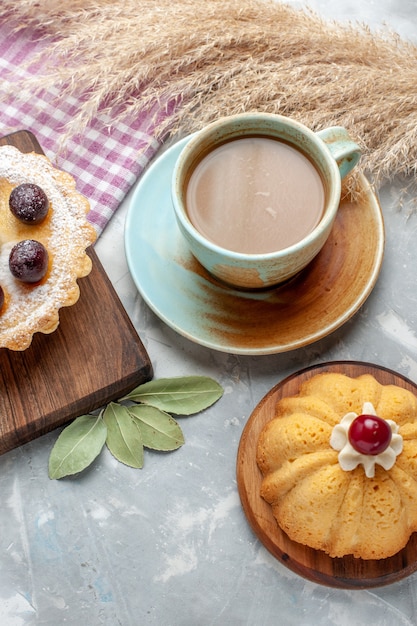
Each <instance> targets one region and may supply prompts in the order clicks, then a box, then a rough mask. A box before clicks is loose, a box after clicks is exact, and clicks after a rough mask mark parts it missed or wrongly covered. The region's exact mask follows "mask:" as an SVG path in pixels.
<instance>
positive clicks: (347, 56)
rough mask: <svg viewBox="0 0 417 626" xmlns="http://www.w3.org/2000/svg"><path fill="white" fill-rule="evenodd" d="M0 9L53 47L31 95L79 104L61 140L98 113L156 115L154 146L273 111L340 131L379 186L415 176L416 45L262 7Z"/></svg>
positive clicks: (35, 5) (71, 2)
mask: <svg viewBox="0 0 417 626" xmlns="http://www.w3.org/2000/svg"><path fill="white" fill-rule="evenodd" d="M2 12H3V17H2V19H9V20H12V22H13V23H14V24H16V27H17V28H26V27H36V28H39V27H40V26H41V27H42V36H44V37H46V38H47V39H48V38H49V39H50V41H49V44H48V46H47V47H46V48H45V52H44V53H43V55H42V63H43V74H42V76H40V77H39V79H37V80H36V82H35V84H31V85H30V90H33V89H42V88H48V87H49V86H51V85H54V86H60V89H61V95H60V97H62V98H65V97H66V96H67V94H73V93H75V94H77V95H78V96H79V95H81V94H83V95H84V96H85V101H84V104H83V105H82V106H80V109H79V111H78V114H77V116H76V117H75V118H74V121H73V123H72V126H71V128H70V129H68V130H69V132H74V133H76V132H80V131H82V129H83V127H85V125H86V124H88V122H89V121H90V120H91V119H92V118H93V117H96V116H97V115H100V112H106V113H110V114H111V115H112V117H113V120H114V123H117V121H118V120H119V119H122V118H131V117H132V116H136V115H138V114H139V113H140V112H141V111H143V110H148V111H155V112H156V116H157V117H156V119H157V127H156V131H155V134H156V136H157V138H158V139H161V138H165V137H166V136H167V133H168V132H170V133H171V134H177V133H182V134H184V133H188V132H190V131H193V130H196V129H198V128H200V127H201V126H203V125H204V124H206V123H207V122H209V121H211V120H213V119H215V118H217V117H219V116H223V115H229V114H233V113H238V112H242V111H253V110H258V111H269V112H275V113H281V114H284V115H290V116H292V117H294V118H296V119H298V120H300V121H302V122H304V123H305V124H306V125H308V126H310V127H311V128H313V129H315V130H319V129H321V128H324V127H326V126H329V125H342V126H345V127H346V128H348V129H349V131H350V133H351V135H352V136H353V137H354V138H355V139H356V140H357V141H358V142H359V143H360V144H361V145H362V147H363V150H364V158H363V166H364V169H365V170H366V171H367V172H368V173H371V174H372V175H373V177H374V179H375V181H376V183H377V184H380V183H381V182H382V181H384V180H390V179H392V178H393V177H394V176H397V175H399V176H402V177H409V176H410V175H414V174H415V173H416V170H417V95H416V84H417V48H416V47H415V46H414V45H412V44H411V43H407V42H405V41H403V40H401V39H400V38H399V37H398V36H396V35H395V34H391V33H389V32H387V31H380V32H378V33H372V32H371V31H370V30H369V29H368V28H366V27H365V26H362V25H358V24H356V25H342V24H340V23H335V22H327V21H323V20H322V19H320V18H319V17H318V16H317V15H315V14H313V13H311V12H309V11H307V10H296V9H294V8H291V7H290V6H288V5H285V4H280V3H277V2H273V1H269V0H141V2H138V1H137V0H61V1H60V2H59V3H56V2H55V0H43V2H42V3H39V2H38V0H26V1H25V2H20V3H16V0H2ZM22 87H23V86H22ZM3 97H5V96H4V94H3ZM161 111H162V112H163V114H161ZM157 112H159V116H158V113H157Z"/></svg>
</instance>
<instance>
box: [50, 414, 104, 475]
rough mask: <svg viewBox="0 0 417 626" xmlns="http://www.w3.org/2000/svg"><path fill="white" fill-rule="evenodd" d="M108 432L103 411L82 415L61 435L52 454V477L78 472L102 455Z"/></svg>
mask: <svg viewBox="0 0 417 626" xmlns="http://www.w3.org/2000/svg"><path fill="white" fill-rule="evenodd" d="M106 435H107V428H106V424H105V423H104V421H103V418H102V414H101V413H100V415H98V416H92V415H81V416H80V417H77V418H76V419H75V420H74V421H73V422H72V423H71V424H70V425H69V426H67V427H66V428H64V430H63V431H62V432H61V434H60V435H59V437H58V439H57V440H56V442H55V445H54V447H53V448H52V450H51V454H50V456H49V468H48V471H49V477H50V478H52V479H56V478H63V477H64V476H70V475H72V474H78V473H79V472H81V471H82V470H83V469H85V468H86V467H88V466H89V465H90V464H91V463H92V462H93V461H94V459H95V458H96V457H97V456H98V455H99V454H100V452H101V450H102V448H103V446H104V444H105V441H106Z"/></svg>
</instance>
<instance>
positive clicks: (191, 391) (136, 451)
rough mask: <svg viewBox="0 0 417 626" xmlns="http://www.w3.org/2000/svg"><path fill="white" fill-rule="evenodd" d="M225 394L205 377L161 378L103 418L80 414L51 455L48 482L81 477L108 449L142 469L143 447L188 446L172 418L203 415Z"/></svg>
mask: <svg viewBox="0 0 417 626" xmlns="http://www.w3.org/2000/svg"><path fill="white" fill-rule="evenodd" d="M222 395H223V389H222V387H221V386H220V385H219V384H218V383H217V382H216V381H215V380H213V379H212V378H208V377H206V376H182V377H174V378H160V379H158V380H152V381H150V382H148V383H144V384H142V385H139V386H138V387H136V388H135V389H133V391H131V392H130V393H128V394H127V395H126V396H124V397H123V398H121V399H120V400H119V401H118V402H110V404H108V405H107V406H106V408H104V409H102V410H101V411H100V412H99V414H98V415H81V416H80V417H77V418H76V419H75V420H74V421H73V422H72V423H71V424H70V425H69V426H67V427H66V428H64V430H63V431H62V432H61V434H60V435H59V437H58V439H57V441H56V443H55V445H54V447H53V448H52V450H51V454H50V457H49V477H50V478H51V479H58V478H64V476H70V475H73V474H78V473H79V472H81V471H82V470H84V469H86V468H87V467H88V466H89V465H91V463H92V462H93V461H94V460H95V459H96V458H97V457H98V456H99V454H100V453H101V451H102V449H103V447H104V446H105V445H106V446H107V448H108V449H109V450H110V452H111V453H112V455H113V456H114V457H115V458H116V459H117V460H118V461H120V462H121V463H124V464H125V465H128V466H129V467H134V468H142V467H143V463H144V448H149V449H152V450H158V451H163V452H169V451H172V450H177V449H178V448H180V447H181V446H182V445H183V444H184V442H185V440H184V435H183V433H182V430H181V428H180V426H179V424H178V422H177V421H176V420H175V419H174V418H173V417H172V416H171V415H170V414H171V413H173V414H174V415H177V416H179V415H182V416H188V415H193V414H195V413H199V412H200V411H203V410H204V409H207V408H208V407H209V406H211V405H212V404H214V403H215V402H217V400H219V399H220V398H221V396H222Z"/></svg>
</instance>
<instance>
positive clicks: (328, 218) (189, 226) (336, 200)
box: [171, 112, 342, 261]
mask: <svg viewBox="0 0 417 626" xmlns="http://www.w3.org/2000/svg"><path fill="white" fill-rule="evenodd" d="M261 119H267V120H268V119H269V120H270V121H275V122H276V121H277V120H280V121H283V122H285V123H286V124H289V125H290V126H292V127H293V128H296V129H297V130H299V131H300V132H302V133H303V134H304V135H307V136H308V137H309V138H310V139H311V140H312V141H313V142H314V143H318V144H319V145H320V146H321V147H324V148H325V150H322V155H323V157H324V160H325V162H326V166H327V167H328V169H329V170H332V174H333V176H332V178H334V179H335V181H336V185H334V184H333V185H332V188H331V190H330V193H329V197H328V200H327V207H330V209H329V210H327V211H326V212H325V214H324V215H323V217H322V218H321V220H320V221H319V223H318V224H317V225H316V226H315V227H314V228H313V230H312V231H311V232H310V233H308V234H307V235H306V236H305V237H303V238H302V239H300V240H299V241H297V242H296V243H294V244H292V245H291V246H288V247H286V248H281V249H280V250H275V251H273V252H261V253H249V252H237V251H235V250H230V249H229V248H225V247H223V246H219V245H218V244H216V243H214V242H213V241H211V240H210V239H207V238H206V237H204V236H203V235H202V234H201V233H200V231H199V230H198V229H197V228H196V227H195V226H194V225H193V223H192V222H191V220H190V219H189V218H188V216H187V212H186V208H185V206H183V204H182V202H181V201H180V200H179V198H180V197H181V193H180V191H181V187H182V181H183V177H184V175H183V174H181V168H182V167H183V164H184V163H186V162H187V160H189V159H190V158H191V157H192V155H193V152H195V150H196V149H197V148H198V146H199V143H200V141H201V137H205V136H206V135H209V136H210V135H211V134H212V133H213V132H215V131H216V130H217V129H220V128H222V127H223V126H224V125H225V124H228V123H230V122H231V121H232V120H235V121H239V120H242V121H243V120H247V121H248V120H261ZM237 136H238V135H236V137H237ZM336 175H337V176H336ZM341 184H342V182H341V177H340V172H339V168H338V166H337V163H336V161H335V160H334V158H333V157H332V155H331V153H330V150H329V149H328V148H327V146H326V144H325V142H324V141H323V140H322V139H321V138H320V137H319V136H318V135H317V134H316V133H315V132H314V131H313V130H311V129H310V128H308V127H307V126H305V125H304V124H302V123H301V122H299V121H297V120H294V119H292V118H290V117H287V116H284V115H280V114H275V113H260V112H254V113H237V114H235V115H229V116H226V117H222V118H219V119H217V120H215V121H214V122H211V123H210V124H208V125H206V126H205V127H204V128H202V129H201V130H199V131H196V132H194V133H193V134H192V135H191V136H190V140H189V141H188V142H187V144H186V145H185V146H184V147H183V148H182V150H181V153H180V155H179V157H178V159H177V161H176V163H175V166H174V170H173V176H172V182H171V198H172V203H173V206H174V211H175V215H176V217H177V219H178V220H179V222H180V223H181V226H182V228H183V229H184V230H185V231H186V232H189V233H190V236H192V237H193V239H194V240H195V241H197V242H198V244H199V245H200V246H202V247H204V248H206V249H209V250H210V251H212V252H213V253H215V254H222V255H224V256H227V257H228V259H229V260H230V261H242V260H245V261H248V260H250V261H252V260H253V261H259V260H272V259H274V260H275V259H279V258H280V257H284V256H287V255H288V254H293V253H295V252H297V250H302V249H303V248H304V247H305V246H308V245H309V244H310V243H311V242H312V241H313V240H315V239H318V238H320V236H321V235H322V234H323V233H324V232H326V231H327V229H328V228H329V227H330V226H331V224H332V223H333V221H334V219H335V216H336V214H337V210H338V208H339V205H340V192H341Z"/></svg>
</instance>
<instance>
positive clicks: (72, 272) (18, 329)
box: [0, 146, 96, 350]
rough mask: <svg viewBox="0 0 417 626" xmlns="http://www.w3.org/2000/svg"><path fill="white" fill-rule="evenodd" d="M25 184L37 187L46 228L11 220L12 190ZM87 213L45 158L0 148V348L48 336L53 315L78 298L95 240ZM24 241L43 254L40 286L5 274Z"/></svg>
mask: <svg viewBox="0 0 417 626" xmlns="http://www.w3.org/2000/svg"><path fill="white" fill-rule="evenodd" d="M28 182H29V183H35V184H36V185H38V186H39V187H41V188H42V189H43V191H44V192H45V193H46V195H47V197H48V200H49V204H50V209H49V212H50V215H48V218H47V220H45V222H46V224H41V225H22V224H20V223H19V222H18V220H16V218H15V217H14V216H11V215H10V209H9V206H8V200H9V195H10V191H11V189H12V188H13V187H15V186H17V185H20V184H22V183H28ZM88 209H89V204H88V202H87V200H86V199H85V198H84V197H83V196H81V195H80V194H79V193H78V192H77V191H76V189H75V182H74V179H73V178H72V177H71V176H70V175H69V174H67V173H65V172H62V171H60V170H58V169H56V168H54V167H53V166H52V164H51V162H50V161H49V160H48V159H47V158H46V157H44V156H43V155H38V154H35V153H28V154H23V153H21V152H20V151H19V150H17V149H16V148H15V147H13V146H3V147H0V245H1V249H0V285H1V286H2V288H3V289H4V291H5V293H6V303H5V306H4V307H3V310H2V311H1V312H0V347H8V348H10V349H14V350H22V349H25V348H26V347H28V345H29V344H30V342H31V340H32V335H33V333H34V332H38V331H39V332H44V333H49V332H52V331H53V330H54V329H55V328H56V326H57V324H58V310H59V309H60V308H61V307H62V306H69V305H71V304H74V303H75V302H76V300H77V299H78V297H79V288H78V285H77V282H76V281H77V278H79V277H82V276H85V275H87V274H88V273H89V272H90V270H91V260H90V258H89V257H88V256H87V255H86V252H85V251H86V248H88V246H89V245H91V244H92V243H93V242H94V240H95V237H96V234H95V230H94V228H93V227H92V226H91V225H90V224H89V222H88V221H87V219H86V214H87V212H88ZM23 239H35V240H37V241H40V242H41V243H42V244H43V245H44V246H45V248H46V249H47V251H48V254H49V257H50V269H49V271H48V273H47V275H46V277H45V278H44V279H43V280H42V281H40V283H39V284H35V285H28V284H25V283H21V282H19V281H18V280H16V279H15V278H14V277H13V276H12V275H11V273H10V270H9V254H10V250H11V249H12V247H13V246H14V245H15V244H16V243H17V242H18V241H21V240H23Z"/></svg>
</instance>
